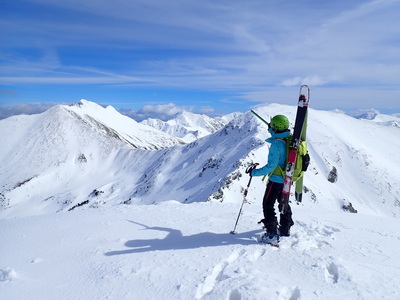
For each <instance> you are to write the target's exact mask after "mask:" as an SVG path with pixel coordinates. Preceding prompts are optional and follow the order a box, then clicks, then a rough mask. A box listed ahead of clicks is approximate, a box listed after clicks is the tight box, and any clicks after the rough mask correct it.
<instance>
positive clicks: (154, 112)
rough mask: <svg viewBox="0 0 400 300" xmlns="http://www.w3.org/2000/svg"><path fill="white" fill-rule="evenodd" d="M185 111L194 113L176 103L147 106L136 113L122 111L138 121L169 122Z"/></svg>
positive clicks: (126, 110)
mask: <svg viewBox="0 0 400 300" xmlns="http://www.w3.org/2000/svg"><path fill="white" fill-rule="evenodd" d="M183 111H192V108H191V107H183V106H178V105H176V104H174V103H168V104H159V105H153V104H150V105H145V106H143V107H142V108H141V109H139V110H138V111H136V112H135V111H133V110H130V109H121V110H120V112H121V113H122V114H124V115H127V116H129V117H131V118H132V119H134V120H136V121H142V120H144V119H148V118H152V119H160V120H163V121H167V120H169V119H171V118H172V117H173V116H174V115H176V114H178V113H180V112H183Z"/></svg>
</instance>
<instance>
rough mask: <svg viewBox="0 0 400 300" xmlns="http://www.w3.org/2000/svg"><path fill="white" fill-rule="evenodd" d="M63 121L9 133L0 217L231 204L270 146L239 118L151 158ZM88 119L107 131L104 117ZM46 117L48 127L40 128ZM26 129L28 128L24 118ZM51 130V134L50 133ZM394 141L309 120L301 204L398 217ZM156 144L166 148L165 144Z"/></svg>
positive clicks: (284, 109) (359, 123) (330, 116)
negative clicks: (82, 208)
mask: <svg viewBox="0 0 400 300" xmlns="http://www.w3.org/2000/svg"><path fill="white" fill-rule="evenodd" d="M69 109H70V108H69ZM73 109H75V110H78V109H79V108H73ZM99 109H100V110H101V111H102V112H104V110H107V109H103V108H101V107H100V108H99ZM108 110H109V109H108ZM64 111H65V108H64V107H59V108H57V109H55V110H54V111H51V110H50V111H48V112H46V113H45V114H42V115H39V117H38V119H39V121H38V122H37V123H35V124H39V125H40V127H39V128H40V130H36V129H35V128H36V127H35V126H30V127H29V128H31V129H32V130H29V131H21V132H22V133H20V132H19V131H18V130H17V129H15V132H16V133H17V134H16V136H17V137H12V138H10V140H9V141H10V142H9V144H7V143H6V146H5V147H4V149H6V151H5V152H2V156H1V157H2V159H3V164H2V166H1V169H2V172H1V175H0V176H1V177H0V178H1V186H2V191H1V192H0V193H1V194H0V201H1V203H2V205H3V207H5V208H6V209H5V210H3V211H2V212H0V216H3V217H12V216H16V215H20V214H21V215H30V214H39V213H46V212H54V211H59V210H69V209H72V208H74V207H75V206H76V205H78V204H81V203H85V204H86V206H87V207H93V206H94V207H97V206H101V205H118V204H120V203H131V204H151V203H154V202H161V201H165V200H177V201H179V202H186V203H191V202H201V201H206V200H218V201H224V202H234V201H237V200H236V197H235V195H237V194H240V192H241V190H242V187H243V186H245V185H246V183H247V177H246V176H244V175H245V174H244V170H245V168H246V166H247V165H248V164H249V163H250V162H259V163H260V164H264V163H265V162H266V156H267V153H268V144H266V143H264V141H263V140H264V139H265V138H267V137H269V134H268V133H267V128H266V127H265V125H264V124H261V123H260V122H259V121H258V120H257V119H256V118H254V116H253V115H252V114H251V113H245V114H242V115H239V116H237V118H235V119H233V120H232V121H231V122H230V123H229V124H227V125H226V126H225V127H224V128H223V129H221V130H220V131H217V132H216V133H214V134H210V135H208V136H206V137H204V138H201V139H199V140H197V141H195V142H193V143H190V144H187V145H176V146H174V147H169V148H166V149H162V150H158V151H149V150H144V149H132V147H131V146H130V143H126V141H125V138H119V139H117V138H114V137H113V136H114V135H111V136H110V135H107V134H101V132H99V130H96V126H89V125H90V122H89V121H86V122H79V124H81V123H82V124H85V125H87V129H85V130H86V134H82V132H85V131H82V128H81V127H78V128H76V127H75V125H76V119H77V118H76V117H74V115H73V117H71V118H70V119H71V120H72V121H70V119H69V118H65V116H64ZM111 112H112V114H114V113H115V111H113V110H111ZM258 112H259V114H260V115H262V116H264V117H265V118H266V119H268V118H270V117H271V116H273V115H275V114H277V113H284V114H286V115H288V117H289V119H290V120H292V122H294V115H295V108H294V107H290V106H282V105H269V106H266V107H263V108H259V109H258ZM57 114H62V116H61V117H60V116H57ZM70 115H71V114H67V116H70ZM92 115H93V116H95V117H96V118H97V120H102V122H104V123H106V121H105V120H106V119H107V115H106V116H99V115H98V114H95V113H92ZM49 116H52V119H51V120H54V122H51V121H47V122H46V123H43V121H40V120H42V119H45V120H47V119H48V118H49ZM91 118H94V117H91ZM7 120H8V121H7ZM14 120H16V121H14ZM55 120H63V122H59V123H55ZM4 121H7V122H4ZM11 121H13V122H14V127H15V128H17V127H18V126H17V125H15V124H18V119H12V118H11V119H6V120H3V121H2V122H0V128H3V129H1V130H3V131H4V128H6V129H7V128H9V126H10V125H9V124H10V123H11ZM23 122H26V123H29V122H31V121H29V122H28V121H25V118H24V121H23ZM23 122H22V124H26V123H23ZM133 122H134V121H133ZM4 124H6V126H4ZM43 124H47V127H46V126H45V125H43ZM54 124H58V125H57V127H56V129H54ZM88 124H89V125H88ZM95 124H97V122H96V123H95ZM7 126H8V127H7ZM36 126H37V125H36ZM141 126H144V125H141ZM107 128H110V127H107ZM154 130H155V129H154ZM6 131H7V130H6ZM10 132H14V130H13V131H10ZM113 132H114V131H113ZM115 132H117V131H116V130H115ZM399 133H400V132H399V128H395V127H388V126H383V125H381V124H376V123H375V122H373V121H369V120H358V119H354V118H352V117H349V116H346V115H343V114H340V113H335V112H324V111H316V110H311V111H310V127H309V134H308V136H309V148H310V154H311V157H312V162H311V168H310V171H309V172H307V174H306V180H305V186H306V191H307V193H305V199H304V201H305V202H310V203H315V202H317V203H321V204H322V205H323V206H324V207H325V208H327V209H332V210H340V209H341V208H342V206H343V204H346V203H348V202H350V203H352V204H353V206H354V207H355V209H357V210H359V211H360V212H368V213H373V214H385V215H395V216H398V215H399V207H400V205H399V199H400V188H399V182H400V174H399V170H398V163H397V162H393V160H392V158H393V157H396V156H397V150H396V149H399V147H400V139H399V138H398V137H399ZM22 134H25V136H24V138H21V135H22ZM163 134H164V133H163ZM118 136H127V135H126V134H125V135H123V134H120V133H118ZM16 141H19V143H20V144H16ZM37 141H39V143H37ZM49 141H50V142H49ZM160 141H161V143H162V145H164V146H165V144H163V143H164V140H163V138H162V139H160ZM23 142H25V143H26V144H27V145H28V147H24V146H23ZM155 146H157V145H155ZM33 150H34V151H33ZM13 151H14V152H13ZM82 155H83V156H82ZM15 170H18V171H15ZM332 174H333V175H335V174H336V175H337V178H336V180H335V181H334V182H333V183H332V182H330V181H328V178H329V177H332V176H331V175H332ZM253 184H254V185H255V186H256V187H257V191H258V192H257V193H256V195H257V197H259V195H260V194H262V193H263V189H264V183H263V182H261V180H257V181H255V182H254V183H253Z"/></svg>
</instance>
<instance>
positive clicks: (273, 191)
mask: <svg viewBox="0 0 400 300" xmlns="http://www.w3.org/2000/svg"><path fill="white" fill-rule="evenodd" d="M282 188H283V183H277V182H273V181H268V184H267V189H266V190H265V194H264V199H263V213H264V225H265V228H266V230H267V232H268V233H273V234H277V227H278V221H277V218H276V214H275V202H276V201H278V203H279V201H280V197H281V194H282ZM279 225H280V227H281V228H282V229H284V230H288V229H289V228H290V227H291V226H292V225H293V220H292V209H291V208H290V205H289V203H288V207H287V210H286V212H285V213H284V214H280V220H279Z"/></svg>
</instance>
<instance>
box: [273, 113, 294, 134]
mask: <svg viewBox="0 0 400 300" xmlns="http://www.w3.org/2000/svg"><path fill="white" fill-rule="evenodd" d="M269 124H270V126H271V128H272V129H274V130H277V131H285V130H287V129H289V120H288V118H287V117H286V116H284V115H276V116H275V117H273V118H272V119H271V122H270V123H269Z"/></svg>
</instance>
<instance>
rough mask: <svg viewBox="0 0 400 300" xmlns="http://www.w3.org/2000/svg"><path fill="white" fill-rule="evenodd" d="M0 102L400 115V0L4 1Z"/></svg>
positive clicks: (146, 110)
mask: <svg viewBox="0 0 400 300" xmlns="http://www.w3.org/2000/svg"><path fill="white" fill-rule="evenodd" d="M0 3H1V9H0V109H1V111H2V112H4V111H5V110H6V111H8V112H9V113H11V112H13V113H19V112H24V111H25V112H34V111H39V110H42V109H44V108H46V107H48V106H51V105H54V104H57V103H74V102H78V101H79V100H80V99H82V98H83V99H87V100H90V101H93V102H96V103H99V104H102V105H112V106H114V107H115V108H117V109H122V110H124V111H125V112H126V113H128V114H129V113H130V114H131V115H132V116H135V114H136V115H138V114H139V113H141V116H143V117H144V116H151V115H152V113H154V114H157V112H160V111H165V110H168V111H171V114H172V113H173V112H176V111H179V110H182V109H186V110H190V111H193V112H204V113H208V114H211V115H212V114H225V113H229V112H233V111H246V110H249V109H251V108H253V107H256V106H258V105H262V104H266V103H273V102H274V103H282V104H290V105H294V104H295V102H296V98H297V93H298V89H299V87H300V85H301V84H308V85H309V86H310V88H311V93H312V94H311V101H312V107H314V108H317V109H343V110H354V109H358V108H376V109H378V110H380V111H382V112H387V113H389V112H400V38H399V37H400V17H399V11H400V0H375V1H362V0H352V1H348V0H338V1H334V0H333V1H317V0H315V1H311V0H297V1H282V0H272V1H269V0H246V1H243V0H241V1H239V0H229V1H228V0H221V1H216V0H169V1H168V0H114V1H109V0H85V1H82V0H80V1H78V0H63V1H56V0H13V1H8V0H0Z"/></svg>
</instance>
